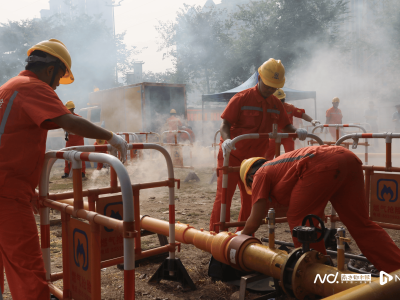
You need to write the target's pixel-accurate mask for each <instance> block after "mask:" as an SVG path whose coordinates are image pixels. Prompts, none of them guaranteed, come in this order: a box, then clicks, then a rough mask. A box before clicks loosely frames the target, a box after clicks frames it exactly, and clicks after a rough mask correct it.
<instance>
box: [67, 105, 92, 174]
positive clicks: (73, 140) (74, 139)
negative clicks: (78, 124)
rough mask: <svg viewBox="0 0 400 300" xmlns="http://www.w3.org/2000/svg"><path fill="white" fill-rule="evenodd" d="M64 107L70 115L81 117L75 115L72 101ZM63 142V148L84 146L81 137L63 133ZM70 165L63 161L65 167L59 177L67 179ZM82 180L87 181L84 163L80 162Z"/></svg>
mask: <svg viewBox="0 0 400 300" xmlns="http://www.w3.org/2000/svg"><path fill="white" fill-rule="evenodd" d="M65 107H66V108H67V109H68V110H69V111H70V112H71V114H73V115H75V116H78V117H81V118H82V116H80V115H78V114H76V113H75V103H74V102H73V101H68V102H67V103H65ZM65 140H66V141H67V142H66V143H65V147H73V146H83V145H85V140H84V138H83V137H82V136H80V135H76V134H73V133H70V132H67V131H66V132H65ZM71 165H72V163H71V162H69V161H67V160H66V161H65V167H64V176H61V178H68V177H69V172H70V170H71ZM82 178H83V179H84V180H86V179H87V177H86V162H84V161H83V162H82Z"/></svg>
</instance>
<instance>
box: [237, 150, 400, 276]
mask: <svg viewBox="0 0 400 300" xmlns="http://www.w3.org/2000/svg"><path fill="white" fill-rule="evenodd" d="M240 176H241V179H242V180H243V182H244V183H245V184H246V190H247V192H248V193H249V194H251V195H252V200H251V201H252V209H251V215H250V217H249V219H248V220H247V222H246V226H245V227H244V229H243V230H242V232H241V234H246V235H251V234H253V233H254V232H255V231H256V230H257V229H258V228H259V226H260V224H261V220H262V219H263V218H265V217H266V215H267V207H268V201H276V202H278V203H279V204H281V205H284V206H288V207H289V209H288V212H287V215H286V217H287V220H288V223H289V226H290V230H291V231H293V228H294V227H296V226H301V223H302V220H303V219H304V217H306V216H307V215H308V214H314V215H317V216H319V217H320V218H321V219H323V218H324V210H325V207H326V205H327V203H328V201H331V203H332V205H333V207H334V208H335V210H336V211H337V212H338V214H339V216H340V220H341V222H343V224H344V225H345V226H346V227H347V229H348V230H349V232H350V234H351V236H352V237H353V238H354V240H355V241H356V243H357V245H358V247H359V248H360V250H361V251H362V253H363V254H364V255H365V256H366V257H367V258H368V260H369V261H370V262H371V263H372V264H374V266H375V267H376V268H377V269H379V270H383V271H385V272H393V271H395V270H398V269H400V249H399V248H398V247H397V246H396V244H395V243H394V242H393V240H392V239H391V238H390V236H389V235H388V234H387V233H386V231H385V230H384V229H382V228H381V227H380V226H378V225H377V224H376V223H374V222H373V221H371V220H370V219H369V210H368V205H367V201H366V199H365V190H364V176H363V170H362V162H361V161H360V159H359V158H358V157H357V156H356V155H355V154H354V153H353V152H351V151H350V150H347V149H345V148H343V147H338V146H328V145H323V146H312V147H305V148H301V149H298V150H295V151H292V152H289V153H285V154H283V155H281V156H279V157H277V158H275V159H274V160H272V161H266V160H265V159H264V158H262V157H261V158H260V157H256V158H251V159H249V160H244V161H243V162H242V165H241V167H240ZM268 199H271V200H268ZM293 242H294V245H295V247H300V246H301V243H300V242H299V241H298V240H297V238H293ZM310 247H311V248H313V249H315V250H317V251H319V252H322V253H324V254H326V249H325V244H324V240H321V241H320V242H318V243H311V244H310ZM383 249H384V250H383ZM382 251H384V257H383V256H382V255H383V254H382Z"/></svg>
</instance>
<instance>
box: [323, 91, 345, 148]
mask: <svg viewBox="0 0 400 300" xmlns="http://www.w3.org/2000/svg"><path fill="white" fill-rule="evenodd" d="M339 103H340V100H339V98H338V97H335V98H333V99H332V107H331V108H330V109H328V110H327V111H326V121H325V124H342V119H343V115H342V111H341V110H340V109H339V108H338V107H339ZM329 132H330V133H331V136H332V137H333V139H334V140H335V141H336V128H335V127H329ZM340 132H341V130H340V131H339V136H340Z"/></svg>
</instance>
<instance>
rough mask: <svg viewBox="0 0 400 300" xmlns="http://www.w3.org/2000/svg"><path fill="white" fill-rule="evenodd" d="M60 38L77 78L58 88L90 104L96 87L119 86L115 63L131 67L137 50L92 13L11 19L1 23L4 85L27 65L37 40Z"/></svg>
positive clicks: (63, 94)
mask: <svg viewBox="0 0 400 300" xmlns="http://www.w3.org/2000/svg"><path fill="white" fill-rule="evenodd" d="M50 38H56V39H58V40H60V41H62V42H63V43H64V44H65V45H66V46H67V48H68V51H69V52H70V54H71V57H72V72H73V74H74V77H75V81H74V82H73V83H72V84H71V85H67V86H62V85H60V86H59V87H58V88H57V93H58V95H59V96H60V98H61V99H63V101H67V100H74V101H76V102H78V103H80V104H81V105H82V106H86V105H85V104H86V103H87V96H88V94H89V92H91V91H93V89H94V87H99V88H100V89H105V88H110V87H113V86H116V85H117V83H116V82H115V66H116V65H117V66H118V71H119V72H125V71H126V70H127V69H128V68H130V64H129V61H130V56H132V55H133V54H135V53H136V52H135V49H134V48H131V49H128V48H127V47H126V45H125V44H124V43H123V39H124V34H120V35H116V37H115V40H114V38H113V34H112V30H111V29H110V28H107V27H106V26H105V24H104V22H103V21H102V19H101V18H92V17H90V16H88V15H79V16H75V17H72V18H70V17H68V18H67V17H65V16H57V15H56V16H52V17H51V18H49V19H31V20H22V21H9V22H8V23H2V24H0V65H1V66H2V67H1V68H0V84H3V83H4V82H6V81H7V80H8V79H10V78H11V77H13V76H16V75H18V73H19V72H20V71H22V70H24V68H25V65H26V63H25V59H26V53H27V51H28V49H29V48H30V47H31V46H33V45H35V44H36V43H38V42H40V41H43V40H47V39H50Z"/></svg>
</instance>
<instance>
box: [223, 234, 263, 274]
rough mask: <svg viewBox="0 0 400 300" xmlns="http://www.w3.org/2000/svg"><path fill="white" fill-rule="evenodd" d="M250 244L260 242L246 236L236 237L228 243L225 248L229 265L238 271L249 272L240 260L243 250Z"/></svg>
mask: <svg viewBox="0 0 400 300" xmlns="http://www.w3.org/2000/svg"><path fill="white" fill-rule="evenodd" d="M250 244H262V243H261V241H260V240H258V239H256V238H254V237H252V236H248V235H237V236H235V237H234V238H233V239H232V240H231V241H230V242H229V245H228V247H227V248H226V250H227V252H226V257H227V258H229V264H230V265H231V266H232V267H233V268H235V269H238V270H243V271H251V270H250V269H247V268H246V267H245V266H244V264H243V260H242V255H243V251H244V249H246V247H247V246H248V245H250Z"/></svg>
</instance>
